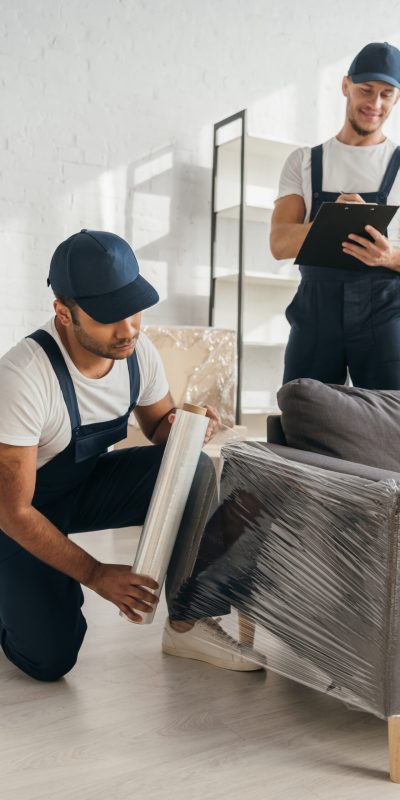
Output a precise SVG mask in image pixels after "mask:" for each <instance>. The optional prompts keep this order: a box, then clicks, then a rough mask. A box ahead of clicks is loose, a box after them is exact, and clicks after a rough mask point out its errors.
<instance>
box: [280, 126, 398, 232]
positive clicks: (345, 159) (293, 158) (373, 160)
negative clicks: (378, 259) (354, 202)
mask: <svg viewBox="0 0 400 800" xmlns="http://www.w3.org/2000/svg"><path fill="white" fill-rule="evenodd" d="M395 148H396V145H395V143H394V142H392V141H391V140H390V139H385V141H384V142H382V143H381V144H374V145H370V146H366V147H356V146H354V145H349V144H343V143H342V142H339V141H338V140H337V139H336V137H334V138H333V139H329V140H328V141H327V142H324V145H323V158H322V190H323V191H325V192H339V193H341V192H343V193H346V194H353V193H356V194H361V193H362V192H377V191H378V189H379V187H380V185H381V182H382V178H383V176H384V174H385V171H386V167H387V166H388V164H389V161H390V158H391V156H392V154H393V151H394V150H395ZM289 194H299V195H301V196H302V197H304V202H305V205H306V215H305V218H304V222H309V219H310V213H311V205H312V197H311V194H312V190H311V148H310V147H299V148H298V149H297V150H294V151H293V152H292V153H291V154H290V156H289V157H288V158H287V160H286V162H285V165H284V167H283V170H282V174H281V177H280V182H279V193H278V199H279V198H280V197H285V196H286V195H289ZM387 203H388V205H396V206H400V170H399V172H398V173H397V176H396V179H395V182H394V184H393V187H392V190H391V192H390V194H389V196H388V199H387ZM388 236H389V239H390V240H391V241H393V243H395V242H398V244H399V245H400V214H399V211H397V213H396V214H395V216H394V218H393V220H392V222H391V223H390V225H389V228H388Z"/></svg>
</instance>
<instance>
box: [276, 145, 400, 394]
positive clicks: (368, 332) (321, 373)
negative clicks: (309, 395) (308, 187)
mask: <svg viewBox="0 0 400 800" xmlns="http://www.w3.org/2000/svg"><path fill="white" fill-rule="evenodd" d="M322 154H323V151H322V145H318V147H313V148H312V150H311V182H312V209H311V216H310V219H311V220H313V219H314V217H315V215H316V213H317V211H318V209H319V207H320V205H321V204H322V203H324V202H331V203H332V202H335V201H336V200H337V198H338V197H339V193H335V192H323V191H322ZM399 166H400V147H397V148H396V150H395V151H394V153H393V155H392V158H391V160H390V162H389V164H388V167H387V169H386V172H385V175H384V177H383V180H382V183H381V186H380V188H379V190H378V191H377V192H367V193H363V194H361V193H360V194H361V196H362V198H363V199H364V200H365V202H366V203H380V204H386V202H387V198H388V194H389V192H390V191H391V188H392V186H393V183H394V181H395V178H396V175H397V171H398V169H399ZM359 264H360V266H359V267H357V266H355V267H354V268H349V269H332V268H327V267H312V266H307V265H303V266H300V272H301V276H302V279H301V282H300V285H299V288H298V291H297V293H296V295H295V297H294V299H293V301H292V302H291V303H290V305H289V306H288V308H287V309H286V318H287V320H288V322H289V323H290V325H291V331H290V336H289V341H288V345H287V348H286V352H285V370H284V376H283V383H287V382H288V381H291V380H294V379H295V378H314V379H315V380H319V381H322V382H323V383H337V384H343V383H345V381H346V377H347V369H348V370H349V373H350V377H351V380H352V382H353V385H354V386H360V387H363V388H365V389H400V273H399V272H394V271H393V270H389V269H385V268H384V267H368V266H366V265H365V264H362V263H361V262H359Z"/></svg>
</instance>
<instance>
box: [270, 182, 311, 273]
mask: <svg viewBox="0 0 400 800" xmlns="http://www.w3.org/2000/svg"><path fill="white" fill-rule="evenodd" d="M305 215H306V206H305V203H304V198H303V197H301V196H300V195H298V194H289V195H286V196H285V197H280V198H279V200H277V201H276V203H275V208H274V211H273V214H272V219H271V233H270V240H269V243H270V248H271V253H272V255H273V257H274V258H278V259H282V258H295V256H297V253H298V252H299V250H300V247H301V246H302V244H303V242H304V239H305V238H306V236H307V233H308V231H309V230H310V228H311V224H312V223H311V222H308V223H305V222H304V217H305Z"/></svg>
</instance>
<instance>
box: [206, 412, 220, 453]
mask: <svg viewBox="0 0 400 800" xmlns="http://www.w3.org/2000/svg"><path fill="white" fill-rule="evenodd" d="M204 408H206V409H207V414H206V416H207V417H209V419H210V422H209V423H208V428H207V430H206V435H205V437H204V444H207V442H209V441H210V439H211V436H212V435H213V433H214V432H215V430H216V428H217V427H218V425H220V424H221V417H220V415H219V414H218V411H217V409H216V408H213V406H207V405H206V406H204Z"/></svg>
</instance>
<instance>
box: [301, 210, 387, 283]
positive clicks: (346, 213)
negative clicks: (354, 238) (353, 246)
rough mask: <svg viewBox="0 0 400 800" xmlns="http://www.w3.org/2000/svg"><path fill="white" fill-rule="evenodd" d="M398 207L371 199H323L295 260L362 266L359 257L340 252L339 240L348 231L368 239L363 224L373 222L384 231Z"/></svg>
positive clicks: (375, 226) (329, 264) (337, 266)
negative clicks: (332, 200) (336, 201)
mask: <svg viewBox="0 0 400 800" xmlns="http://www.w3.org/2000/svg"><path fill="white" fill-rule="evenodd" d="M398 208H399V206H386V205H374V204H371V203H322V205H321V206H320V208H319V210H318V213H317V214H316V216H315V219H314V222H313V224H312V226H311V228H310V230H309V232H308V234H307V236H306V238H305V239H304V242H303V244H302V246H301V248H300V250H299V252H298V253H297V256H296V260H295V262H294V263H295V264H300V265H303V266H306V265H307V266H308V265H309V266H311V267H336V268H338V269H343V268H344V269H349V268H354V267H356V268H358V269H360V268H362V269H365V266H364V264H363V263H362V261H358V259H356V258H354V257H353V256H349V255H347V254H346V253H343V250H342V242H344V241H345V240H346V239H347V237H348V235H349V233H355V234H357V235H358V236H364V237H365V238H366V239H371V237H370V236H369V235H368V234H367V232H366V230H365V225H373V227H374V228H376V229H377V230H378V231H379V232H380V233H383V234H384V235H386V231H387V227H388V225H389V223H390V222H391V220H392V219H393V217H394V215H395V213H396V211H397V209H398ZM349 241H351V239H350V240H349Z"/></svg>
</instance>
